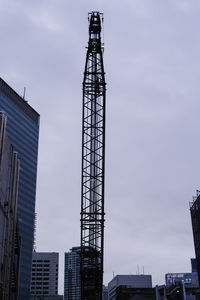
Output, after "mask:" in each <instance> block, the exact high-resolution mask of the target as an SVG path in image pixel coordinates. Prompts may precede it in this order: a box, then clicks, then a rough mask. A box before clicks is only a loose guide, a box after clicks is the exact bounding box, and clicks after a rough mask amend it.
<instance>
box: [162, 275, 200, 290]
mask: <svg viewBox="0 0 200 300" xmlns="http://www.w3.org/2000/svg"><path fill="white" fill-rule="evenodd" d="M181 282H184V284H185V287H186V288H187V287H191V288H198V286H199V283H198V274H197V272H193V273H167V274H165V284H166V287H168V286H172V285H177V284H179V283H181Z"/></svg>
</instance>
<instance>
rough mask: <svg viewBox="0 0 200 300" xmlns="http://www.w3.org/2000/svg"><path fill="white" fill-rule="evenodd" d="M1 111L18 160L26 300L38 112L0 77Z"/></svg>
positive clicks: (21, 296) (21, 289)
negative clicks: (4, 115) (5, 117)
mask: <svg viewBox="0 0 200 300" xmlns="http://www.w3.org/2000/svg"><path fill="white" fill-rule="evenodd" d="M0 111H3V112H4V113H5V114H6V116H7V133H8V136H9V139H10V142H11V144H12V145H13V148H14V151H16V152H17V153H18V158H19V160H20V177H19V190H18V208H17V216H18V220H19V235H20V237H21V253H20V278H19V300H25V299H28V298H29V295H30V282H31V263H32V249H33V232H34V214H35V193H36V176H37V155H38V135H39V115H38V113H37V112H36V111H35V110H34V109H33V108H32V107H31V106H30V105H29V104H28V103H27V101H25V100H24V99H23V98H22V97H20V96H19V95H18V94H17V93H16V92H15V91H14V90H13V89H12V88H11V87H10V86H9V85H8V84H7V83H6V82H5V81H3V79H1V78H0Z"/></svg>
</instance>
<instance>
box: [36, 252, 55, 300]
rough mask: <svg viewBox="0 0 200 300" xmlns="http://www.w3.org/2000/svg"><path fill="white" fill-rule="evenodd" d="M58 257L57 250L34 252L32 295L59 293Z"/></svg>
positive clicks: (53, 294)
mask: <svg viewBox="0 0 200 300" xmlns="http://www.w3.org/2000/svg"><path fill="white" fill-rule="evenodd" d="M58 259H59V254H58V253H55V252H33V258H32V279H31V296H49V297H50V296H57V295H58Z"/></svg>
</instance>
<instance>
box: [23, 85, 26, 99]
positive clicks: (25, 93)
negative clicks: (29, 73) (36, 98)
mask: <svg viewBox="0 0 200 300" xmlns="http://www.w3.org/2000/svg"><path fill="white" fill-rule="evenodd" d="M25 96H26V87H24V94H23V99H24V100H25Z"/></svg>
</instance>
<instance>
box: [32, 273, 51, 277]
mask: <svg viewBox="0 0 200 300" xmlns="http://www.w3.org/2000/svg"><path fill="white" fill-rule="evenodd" d="M42 275H43V276H49V273H32V276H42Z"/></svg>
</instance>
